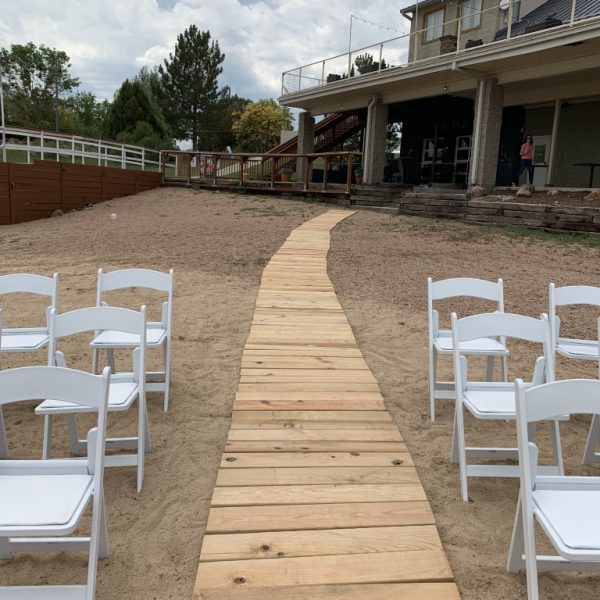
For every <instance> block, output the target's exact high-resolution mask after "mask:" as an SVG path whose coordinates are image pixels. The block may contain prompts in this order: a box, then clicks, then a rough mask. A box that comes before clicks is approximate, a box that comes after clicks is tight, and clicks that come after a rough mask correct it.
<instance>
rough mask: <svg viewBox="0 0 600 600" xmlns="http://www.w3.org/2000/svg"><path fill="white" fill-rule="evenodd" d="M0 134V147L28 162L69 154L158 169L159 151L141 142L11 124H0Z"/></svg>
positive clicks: (85, 159) (91, 160)
mask: <svg viewBox="0 0 600 600" xmlns="http://www.w3.org/2000/svg"><path fill="white" fill-rule="evenodd" d="M0 135H1V139H2V140H4V143H0V148H1V149H2V150H6V151H11V150H12V151H13V152H19V153H25V156H26V160H27V163H28V164H31V163H32V162H33V160H32V158H35V157H32V155H36V157H39V158H40V159H41V160H49V158H48V157H49V156H50V157H52V159H55V160H56V162H59V161H61V160H64V159H65V158H66V159H69V158H70V159H71V162H72V163H79V164H96V165H104V166H106V167H107V166H120V167H121V168H122V169H126V168H128V167H138V168H141V170H142V171H144V170H151V171H158V170H159V168H160V151H159V150H154V149H152V148H145V147H144V146H135V145H132V144H122V143H120V142H113V141H108V140H102V139H96V138H88V137H84V136H78V135H67V134H64V133H60V132H47V131H43V130H37V129H26V128H22V127H10V126H7V127H4V128H2V127H0ZM11 139H12V141H11ZM13 162H14V158H13Z"/></svg>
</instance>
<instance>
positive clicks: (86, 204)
mask: <svg viewBox="0 0 600 600" xmlns="http://www.w3.org/2000/svg"><path fill="white" fill-rule="evenodd" d="M83 208H84V209H85V210H89V209H90V208H94V205H93V204H92V203H91V202H86V203H85V204H84V205H83Z"/></svg>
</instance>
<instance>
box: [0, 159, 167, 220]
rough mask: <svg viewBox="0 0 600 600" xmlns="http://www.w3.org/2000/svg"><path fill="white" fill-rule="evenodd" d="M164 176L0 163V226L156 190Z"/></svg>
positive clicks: (38, 163)
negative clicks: (60, 210)
mask: <svg viewBox="0 0 600 600" xmlns="http://www.w3.org/2000/svg"><path fill="white" fill-rule="evenodd" d="M161 182H162V177H161V174H160V173H158V172H154V171H134V170H122V169H116V168H111V167H100V166H95V165H78V164H71V163H57V162H53V161H36V162H35V163H34V164H32V165H27V164H21V163H0V225H9V224H10V223H21V222H23V221H32V220H34V219H41V218H44V217H49V216H50V215H52V213H53V212H54V211H55V210H57V209H62V210H63V211H65V212H67V211H70V210H73V209H82V208H83V207H84V205H85V204H87V203H92V204H95V203H96V202H101V201H103V200H111V199H112V198H119V197H121V196H130V195H133V194H137V193H138V192H143V191H146V190H150V189H153V188H156V187H159V186H160V185H161Z"/></svg>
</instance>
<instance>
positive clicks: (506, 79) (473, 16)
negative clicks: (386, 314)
mask: <svg viewBox="0 0 600 600" xmlns="http://www.w3.org/2000/svg"><path fill="white" fill-rule="evenodd" d="M402 14H403V15H404V16H406V18H408V19H409V20H410V23H411V31H410V34H407V35H405V36H401V37H398V38H394V39H392V40H386V41H383V42H381V43H379V44H375V45H374V46H371V47H368V48H361V49H358V50H353V51H352V52H351V53H347V54H345V55H340V56H337V57H334V58H331V59H322V60H318V61H316V62H314V63H312V64H310V65H304V66H302V67H298V68H296V69H292V70H291V71H287V72H285V73H283V77H282V95H281V97H280V102H281V103H282V104H283V105H285V106H289V107H296V108H299V109H302V110H303V111H304V112H302V113H301V114H300V127H299V132H300V135H299V139H298V149H299V151H302V152H307V151H310V149H311V144H312V140H313V128H314V116H316V115H321V114H330V113H355V114H357V115H359V116H362V118H363V119H364V123H365V131H364V135H363V136H362V139H363V168H364V179H365V183H371V184H376V183H381V182H384V181H386V180H390V178H391V179H393V180H394V181H402V182H404V183H411V184H423V183H438V182H440V183H441V182H444V183H455V184H458V185H466V184H478V185H484V186H487V187H491V186H510V185H511V184H513V183H515V182H516V181H517V180H518V179H519V148H520V144H521V142H522V138H523V136H524V134H525V133H529V134H531V135H532V136H533V137H534V142H535V153H534V163H535V165H536V169H535V179H534V183H535V185H536V186H538V187H543V186H545V185H555V186H560V187H571V188H587V187H592V186H594V187H600V0H573V1H572V0H548V1H546V2H542V1H541V0H521V1H520V2H518V1H514V0H513V1H510V2H509V1H508V0H506V2H501V3H500V5H498V3H497V0H462V1H461V0H446V1H443V0H424V1H423V2H421V3H418V4H416V5H413V6H410V7H407V8H405V9H403V10H402ZM390 123H400V124H401V127H402V142H401V151H400V161H399V162H398V163H397V164H396V165H395V166H394V165H393V166H392V167H391V168H390V165H389V164H388V159H387V157H386V131H387V128H388V125H389V124H390ZM594 163H598V167H599V168H598V169H597V171H596V174H595V175H594V178H593V181H590V175H591V172H592V169H593V167H592V166H590V165H593V164H594Z"/></svg>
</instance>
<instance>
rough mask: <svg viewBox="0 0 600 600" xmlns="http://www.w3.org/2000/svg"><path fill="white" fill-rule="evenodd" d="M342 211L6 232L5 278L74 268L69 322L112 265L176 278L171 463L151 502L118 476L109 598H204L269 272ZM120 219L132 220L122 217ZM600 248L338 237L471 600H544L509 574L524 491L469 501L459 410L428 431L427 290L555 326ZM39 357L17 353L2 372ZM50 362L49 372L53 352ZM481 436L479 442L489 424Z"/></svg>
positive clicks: (182, 200) (62, 563)
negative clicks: (215, 512) (247, 350)
mask: <svg viewBox="0 0 600 600" xmlns="http://www.w3.org/2000/svg"><path fill="white" fill-rule="evenodd" d="M327 208H328V207H327V206H323V205H318V204H312V203H306V202H301V201H299V200H287V199H277V198H265V197H258V196H239V195H230V194H225V193H220V194H217V193H207V192H202V193H197V192H192V191H187V190H180V189H163V190H155V191H152V192H146V193H145V194H142V195H140V196H138V197H130V198H124V199H120V200H113V201H111V202H108V203H105V204H99V205H96V206H95V207H94V209H93V210H89V211H83V212H80V213H75V214H69V215H66V216H65V217H62V218H55V219H51V220H44V221H37V222H33V223H27V224H21V225H14V226H10V227H4V228H0V273H11V272H18V271H27V272H36V273H40V274H51V273H52V272H53V271H55V270H59V271H60V273H61V294H60V295H61V307H60V309H61V310H62V311H65V310H70V309H73V308H77V307H83V306H89V305H92V304H93V303H94V299H95V283H96V275H95V271H96V269H97V268H98V267H100V266H102V267H104V268H105V269H108V270H111V269H116V268H124V267H128V266H145V267H152V268H156V269H160V270H166V269H168V268H170V267H174V268H175V270H176V273H175V288H176V289H175V302H174V347H173V359H174V362H173V374H174V379H173V388H172V399H171V406H172V408H171V410H170V411H169V412H168V413H167V414H165V413H163V412H162V398H161V396H160V395H158V394H151V395H150V397H149V406H150V420H151V434H152V441H153V450H152V453H151V454H149V455H148V456H147V461H146V478H145V484H144V489H143V491H142V492H141V494H139V495H137V494H136V493H135V472H134V469H108V470H107V473H106V479H105V481H106V498H107V505H108V518H109V532H110V541H111V556H110V558H109V559H108V560H107V561H102V562H101V563H100V566H99V574H98V593H97V598H98V600H117V599H119V600H124V599H129V598H131V599H135V600H137V599H141V598H143V599H149V600H170V599H177V600H179V599H185V598H189V597H190V596H191V590H192V585H193V581H194V577H195V571H196V568H197V564H198V556H199V551H200V545H201V537H202V533H203V529H204V525H205V523H206V518H207V512H208V506H209V499H210V496H211V493H212V488H213V485H214V479H215V476H216V472H217V468H218V464H219V458H220V455H221V453H222V450H223V446H224V443H225V437H226V434H227V431H228V428H229V415H230V412H231V405H232V401H233V397H234V393H235V388H236V385H237V381H238V376H239V364H240V358H241V351H242V348H243V345H244V342H245V339H246V336H247V333H248V330H249V326H250V321H251V317H252V313H253V308H254V301H255V297H256V293H257V290H258V286H259V283H260V276H261V272H262V269H263V267H264V266H265V264H266V263H267V261H268V260H269V258H270V256H271V255H272V254H273V253H274V252H275V250H277V248H278V247H279V246H280V244H281V243H282V242H283V241H284V239H285V238H286V237H287V235H288V234H289V232H290V231H291V230H292V229H293V228H294V227H296V226H298V225H299V224H300V223H301V222H302V221H303V220H306V219H309V218H311V217H313V216H316V215H317V214H320V213H321V212H323V211H324V210H327ZM113 212H116V213H117V214H118V216H119V218H118V220H116V221H111V220H110V214H111V213H113ZM595 244H596V242H594V241H593V240H587V241H583V242H581V243H579V242H575V241H573V240H572V239H571V238H568V239H566V238H564V237H563V236H559V237H555V238H553V237H552V236H550V235H547V234H540V235H526V236H523V235H521V234H519V235H517V234H514V233H512V234H511V235H508V234H507V235H504V234H499V233H497V232H496V231H495V230H494V231H491V230H489V229H488V228H479V227H474V226H466V225H462V224H457V223H452V222H450V221H435V220H426V219H419V218H412V217H404V216H402V217H401V216H393V215H379V214H375V213H371V212H359V213H357V214H356V215H355V216H354V217H352V218H351V219H348V220H346V221H344V222H343V223H342V224H341V225H340V226H338V228H337V229H336V230H335V231H334V233H333V245H332V251H331V254H330V274H331V276H332V279H333V282H334V284H335V286H336V289H337V291H338V293H339V297H340V300H341V302H342V305H343V306H344V308H345V309H346V311H347V314H348V316H349V319H350V323H351V325H352V327H353V329H354V331H355V334H356V336H357V339H358V341H359V344H360V346H361V349H362V350H363V352H364V354H365V356H366V359H367V361H368V363H369V365H370V366H371V368H372V369H373V371H374V374H375V376H376V377H377V379H378V381H379V383H380V385H381V387H382V391H383V393H384V396H385V398H386V402H387V405H388V407H389V409H390V411H391V412H392V414H393V415H394V418H395V419H396V421H397V423H398V425H399V427H400V430H401V432H402V434H403V435H404V436H405V438H406V440H407V442H408V444H409V448H410V451H411V452H412V454H413V456H414V457H415V460H416V463H417V465H418V469H419V473H420V475H421V477H422V479H423V483H424V486H425V489H426V492H427V494H428V497H429V499H430V501H431V503H432V506H433V509H434V513H435V515H436V520H437V523H438V526H439V529H440V534H441V536H442V540H443V543H444V547H445V548H446V550H447V552H448V556H449V559H450V562H451V565H452V568H453V570H454V573H455V576H456V579H457V582H458V585H459V587H460V589H461V592H462V595H463V598H464V599H465V600H492V599H493V600H498V599H500V598H507V599H513V598H515V599H517V598H518V599H524V598H526V592H525V586H524V577H523V576H514V575H509V574H507V573H506V572H505V570H504V564H505V561H506V555H507V551H508V544H509V540H510V531H511V527H512V521H513V516H514V508H515V502H516V497H517V488H518V486H517V483H516V481H515V480H481V479H479V480H478V479H472V480H470V482H469V486H470V488H469V491H470V496H471V498H472V500H473V501H472V502H470V503H463V502H461V500H460V496H459V486H458V473H457V468H456V467H455V466H453V465H451V464H450V462H449V453H450V434H451V418H452V411H451V407H450V404H449V403H447V402H446V403H444V402H440V403H439V406H438V419H437V420H436V422H435V423H434V424H431V423H430V421H429V418H428V398H427V346H426V339H427V330H426V324H427V321H426V278H427V276H429V275H430V276H432V277H433V278H434V279H439V278H445V277H453V276H476V277H484V278H488V279H495V278H497V277H503V278H504V281H505V290H506V300H507V307H506V308H507V310H509V311H513V312H520V313H524V314H529V315H534V316H537V315H539V313H540V312H542V311H545V310H547V285H548V282H549V281H551V280H552V281H555V282H556V283H557V284H561V285H564V284H567V283H588V284H593V285H599V275H600V263H599V261H598V258H599V257H600V246H596V245H595ZM141 301H142V297H141V295H140V294H138V293H135V292H134V293H133V295H131V296H126V295H125V294H124V293H123V294H122V293H119V294H116V295H115V296H114V299H113V303H114V304H127V305H130V306H135V305H136V304H137V305H139V303H140V302H141ZM43 305H44V303H41V304H40V303H39V302H37V303H34V302H32V301H31V300H28V299H24V298H15V299H12V300H10V301H9V300H8V298H3V299H2V308H3V311H4V317H5V325H6V326H11V325H13V324H25V323H27V324H35V323H33V321H37V322H41V321H42V315H43ZM461 306H462V307H463V310H462V314H466V313H467V312H471V311H474V310H477V311H479V310H483V309H484V305H479V304H477V303H468V302H465V303H463V304H461ZM442 308H444V307H443V306H442ZM445 308H447V307H445ZM155 314H156V313H155ZM595 316H596V315H595V313H594V312H593V311H589V310H587V309H577V310H575V311H571V312H566V313H565V314H564V315H563V317H564V321H565V324H564V326H565V330H566V331H567V332H568V333H573V334H577V335H586V334H587V335H595ZM65 350H66V351H67V358H69V357H72V358H71V360H70V363H69V364H70V365H72V366H75V367H80V368H87V367H88V366H89V364H90V363H89V360H90V359H89V353H88V351H87V344H86V339H77V340H74V341H72V342H70V343H68V344H67V345H66V346H65ZM511 351H512V361H511V375H512V376H514V375H517V374H519V375H520V374H523V375H527V374H528V373H529V372H530V370H531V367H532V364H533V359H534V356H535V353H534V350H533V349H532V348H529V347H521V346H515V347H511ZM31 360H32V359H31V357H24V356H21V357H16V356H15V355H11V356H6V355H4V356H2V368H6V367H11V366H17V365H23V364H28V363H30V362H31ZM33 360H35V361H36V362H37V363H38V364H39V363H44V362H45V355H44V353H43V352H42V353H40V354H39V355H38V356H36V357H35V359H33ZM155 360H156V357H153V361H155ZM444 363H445V366H444V369H442V372H441V375H442V376H443V375H444V374H446V375H447V374H448V371H449V364H450V363H449V362H446V361H444ZM444 363H443V364H444ZM150 366H151V367H152V365H150ZM444 370H445V371H446V373H444ZM595 373H596V371H595V369H594V368H593V367H585V366H583V367H582V366H581V365H579V364H575V365H573V364H572V363H571V364H568V363H566V362H561V363H560V365H559V375H560V376H563V377H564V376H572V375H575V374H586V375H588V376H594V375H595ZM34 407H35V403H29V404H27V405H24V406H14V407H9V408H8V409H6V410H5V419H6V422H7V429H8V434H9V441H10V449H11V452H12V455H13V456H15V457H24V456H33V457H37V456H39V453H40V449H41V438H42V434H41V433H42V427H41V426H42V423H41V419H40V418H38V417H36V416H35V415H34V414H33V408H34ZM130 413H131V414H122V415H119V416H118V418H113V419H112V420H111V433H115V432H120V431H132V430H133V428H134V421H135V410H133V411H130ZM59 425H61V426H59ZM586 425H587V423H586V422H585V421H583V420H575V421H574V422H571V423H569V424H568V425H567V426H565V427H564V428H563V429H564V432H565V437H564V441H563V446H564V450H565V455H566V457H567V464H568V466H569V467H570V468H573V469H578V466H577V464H578V461H579V457H580V456H581V451H582V448H583V443H584V439H585V434H586V431H587V430H586ZM467 427H468V428H469V431H472V430H473V423H472V421H468V425H467ZM477 431H478V432H479V437H482V436H483V437H485V439H486V441H490V440H491V442H492V443H497V444H498V445H502V444H504V443H507V444H509V445H511V444H512V442H513V439H514V428H513V426H512V425H511V424H506V425H504V424H491V425H488V426H486V427H480V426H479V424H477ZM543 433H544V435H542V438H541V439H542V441H543V442H544V441H546V437H547V436H546V435H545V432H543ZM65 437H66V432H65V429H64V427H63V426H62V424H60V423H57V427H56V431H55V435H54V440H55V451H56V454H57V455H61V454H64V453H65V452H66V444H65ZM469 439H471V440H472V439H473V438H469ZM494 440H497V441H494ZM84 564H85V556H81V557H79V556H76V557H73V556H72V555H66V554H63V555H60V556H57V555H52V554H48V555H28V554H22V555H17V556H16V557H15V558H13V559H12V560H11V561H7V562H6V563H4V564H2V565H0V585H5V584H32V583H68V582H76V581H82V580H83V578H84V577H85V569H84ZM541 581H542V592H543V594H544V597H546V598H567V599H572V600H574V599H577V600H591V599H592V598H596V597H597V586H598V583H599V579H598V576H582V575H575V574H563V573H560V574H553V575H545V576H543V577H542V580H541Z"/></svg>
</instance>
